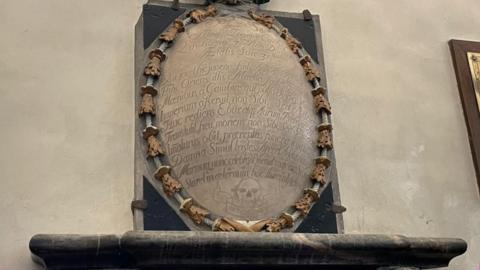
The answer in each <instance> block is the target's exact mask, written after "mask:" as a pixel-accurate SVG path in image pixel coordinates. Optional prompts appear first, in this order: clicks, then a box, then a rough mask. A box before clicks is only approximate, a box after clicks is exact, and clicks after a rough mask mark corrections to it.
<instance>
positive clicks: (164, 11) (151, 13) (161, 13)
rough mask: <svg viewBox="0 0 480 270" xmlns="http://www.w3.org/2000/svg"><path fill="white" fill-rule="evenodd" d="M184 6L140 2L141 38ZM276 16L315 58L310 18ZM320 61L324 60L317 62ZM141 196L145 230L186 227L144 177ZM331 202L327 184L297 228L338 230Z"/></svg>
mask: <svg viewBox="0 0 480 270" xmlns="http://www.w3.org/2000/svg"><path fill="white" fill-rule="evenodd" d="M184 12H185V9H179V10H173V9H171V8H169V7H163V6H158V5H148V4H147V5H144V6H143V27H144V28H143V41H144V43H143V44H144V48H147V47H148V46H149V45H150V44H151V43H152V42H153V41H154V40H155V38H157V36H158V35H160V34H161V33H162V32H163V31H164V29H165V28H166V27H167V26H168V25H169V24H170V23H171V22H172V21H173V20H174V19H175V18H177V17H178V16H180V15H181V14H183V13H184ZM276 18H277V20H278V21H279V22H280V23H281V24H282V25H283V26H285V27H287V28H288V29H289V31H290V33H292V35H294V36H295V37H296V38H297V39H298V40H299V41H300V42H302V45H303V46H304V48H305V50H307V52H308V53H309V54H310V55H311V56H312V58H313V59H315V61H317V62H318V57H317V44H316V41H315V28H314V25H313V20H310V21H305V20H303V19H297V18H288V17H280V16H276ZM319 64H320V65H323V63H319ZM144 199H145V200H147V201H148V209H147V210H145V211H144V230H177V231H184V230H189V229H188V227H187V226H186V225H185V223H183V221H182V220H181V219H180V218H179V217H178V216H177V214H176V213H175V211H173V210H172V209H171V208H170V206H169V205H168V204H167V203H166V202H165V200H164V199H163V198H162V197H161V196H160V195H159V194H158V193H157V191H156V190H155V189H154V188H153V187H152V186H151V185H150V183H148V181H146V180H145V179H144ZM331 204H333V190H332V185H331V184H329V185H328V187H327V188H326V189H325V191H324V192H323V193H322V195H321V197H320V199H319V200H318V201H317V203H316V204H315V205H314V206H313V207H312V209H311V210H310V213H309V215H308V217H307V218H305V220H304V221H303V222H302V224H301V225H300V226H299V227H298V228H297V230H296V232H302V233H338V231H337V220H336V216H335V214H334V213H332V212H330V211H329V210H328V209H329V207H330V205H331Z"/></svg>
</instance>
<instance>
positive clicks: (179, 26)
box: [159, 19, 185, 42]
mask: <svg viewBox="0 0 480 270" xmlns="http://www.w3.org/2000/svg"><path fill="white" fill-rule="evenodd" d="M184 31H185V25H184V24H183V21H181V20H179V19H176V20H175V22H174V23H173V25H172V26H170V28H168V30H167V31H165V32H164V33H163V34H161V35H160V38H159V40H160V41H164V42H172V41H174V40H175V38H176V37H177V34H178V33H182V32H184Z"/></svg>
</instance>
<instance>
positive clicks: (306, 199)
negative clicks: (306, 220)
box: [295, 188, 318, 216]
mask: <svg viewBox="0 0 480 270" xmlns="http://www.w3.org/2000/svg"><path fill="white" fill-rule="evenodd" d="M317 199H318V191H316V190H314V189H311V188H309V189H306V190H305V193H304V194H303V197H302V198H301V199H299V200H298V201H297V202H296V203H295V209H297V210H298V211H300V213H301V214H302V215H303V216H305V215H307V214H308V212H309V211H310V207H311V206H312V204H313V202H315V201H316V200H317Z"/></svg>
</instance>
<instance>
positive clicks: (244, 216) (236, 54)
mask: <svg viewBox="0 0 480 270" xmlns="http://www.w3.org/2000/svg"><path fill="white" fill-rule="evenodd" d="M167 55H168V61H165V64H164V66H163V67H162V72H163V73H162V76H161V77H160V80H159V82H157V84H156V87H157V88H158V89H162V91H161V92H160V93H159V95H158V96H157V101H158V102H157V106H158V107H157V116H158V125H159V128H160V129H161V130H162V132H161V134H160V136H161V137H162V142H164V145H163V146H164V148H165V153H166V157H167V158H168V160H169V162H170V164H171V166H172V170H173V175H175V176H176V177H177V178H178V180H179V181H180V182H181V183H182V185H183V186H184V188H185V189H186V190H187V192H188V193H189V194H190V196H191V197H192V198H193V199H194V200H195V201H196V202H198V203H199V204H200V205H201V206H202V207H205V208H206V209H208V210H209V211H211V212H212V213H213V214H216V215H218V216H224V217H230V218H234V219H240V220H261V219H267V218H272V217H277V216H278V215H280V214H281V213H282V212H284V211H285V210H286V209H287V208H288V207H290V206H291V205H293V204H294V203H295V201H296V200H297V199H298V197H299V196H301V194H302V193H303V189H305V188H307V187H310V186H311V181H310V180H309V173H310V172H311V169H312V162H311V160H312V159H313V158H314V157H315V156H316V155H317V154H318V150H317V148H316V145H315V142H316V139H317V135H318V132H317V131H316V130H315V126H316V125H317V124H318V116H317V115H316V114H315V108H314V106H313V103H312V97H311V94H310V90H311V86H310V85H309V83H308V81H307V80H306V78H305V75H304V71H303V69H302V66H301V65H299V63H298V57H297V56H295V55H294V54H293V53H292V51H291V50H290V49H289V47H288V45H287V44H286V42H285V40H283V39H282V38H281V37H280V36H279V35H278V34H277V33H275V31H273V30H269V29H268V28H267V27H265V26H263V25H261V24H259V23H257V22H255V21H254V20H251V19H246V18H242V17H236V16H226V17H215V18H208V19H206V20H205V21H204V22H202V23H201V24H198V25H193V26H191V27H188V28H187V29H186V31H185V33H183V34H182V35H179V36H178V38H177V40H176V41H175V43H174V45H173V46H172V47H171V48H169V50H168V51H167Z"/></svg>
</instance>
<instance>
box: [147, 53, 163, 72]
mask: <svg viewBox="0 0 480 270" xmlns="http://www.w3.org/2000/svg"><path fill="white" fill-rule="evenodd" d="M161 62H162V60H161V59H160V58H158V57H156V56H155V57H152V58H150V62H148V64H147V66H146V67H145V70H144V71H143V74H145V76H153V77H158V76H160V63H161Z"/></svg>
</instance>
